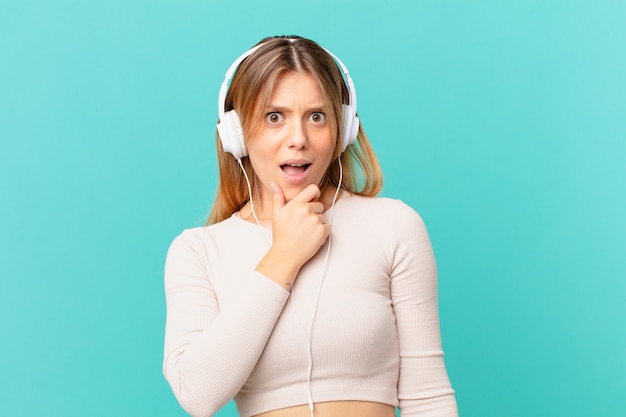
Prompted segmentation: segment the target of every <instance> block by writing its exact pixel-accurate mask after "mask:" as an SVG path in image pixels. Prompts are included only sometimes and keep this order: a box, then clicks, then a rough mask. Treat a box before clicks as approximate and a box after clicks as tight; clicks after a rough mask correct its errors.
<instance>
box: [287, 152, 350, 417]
mask: <svg viewBox="0 0 626 417" xmlns="http://www.w3.org/2000/svg"><path fill="white" fill-rule="evenodd" d="M337 161H338V162H339V183H338V184H337V189H336V190H335V195H334V196H333V203H332V205H331V206H330V215H329V220H328V225H329V226H332V224H333V212H334V211H335V203H336V202H337V196H338V195H339V190H340V189H341V182H342V181H343V167H342V166H341V155H340V156H339V158H338V159H337ZM330 242H331V236H330V235H329V236H328V246H327V247H326V256H325V257H324V264H323V267H322V276H321V278H320V282H319V287H318V289H317V297H316V298H315V307H314V308H313V315H312V316H311V323H310V326H309V331H308V333H307V331H306V330H305V329H304V324H302V320H301V319H300V316H298V312H297V310H296V304H295V301H294V297H295V295H294V293H295V290H296V288H295V286H294V287H293V288H292V290H291V307H292V309H293V313H294V315H295V316H296V320H298V324H299V325H300V329H301V330H302V333H304V337H305V339H306V344H307V348H308V355H307V356H308V362H309V369H308V376H307V387H308V392H307V394H308V400H309V411H310V413H311V417H314V416H313V410H314V405H313V392H312V387H311V375H312V374H313V349H312V347H311V332H312V331H313V321H314V320H315V314H316V313H317V306H318V304H319V301H320V294H321V293H322V284H323V283H324V278H325V277H326V266H327V265H328V258H329V256H330Z"/></svg>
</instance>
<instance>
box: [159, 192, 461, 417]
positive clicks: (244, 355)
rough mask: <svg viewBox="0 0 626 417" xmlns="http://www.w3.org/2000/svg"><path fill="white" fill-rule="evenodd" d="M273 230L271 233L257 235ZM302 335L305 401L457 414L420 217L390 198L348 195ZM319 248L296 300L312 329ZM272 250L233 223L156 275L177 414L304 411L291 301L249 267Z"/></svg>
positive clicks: (192, 236) (179, 252)
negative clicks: (161, 279) (229, 407)
mask: <svg viewBox="0 0 626 417" xmlns="http://www.w3.org/2000/svg"><path fill="white" fill-rule="evenodd" d="M266 231H267V232H268V233H270V234H271V231H270V230H266ZM331 236H332V248H331V253H330V258H329V260H328V266H327V268H326V273H325V274H326V276H325V279H324V284H323V287H322V292H321V296H320V301H319V306H318V308H317V313H316V316H315V319H314V324H313V330H312V333H311V345H312V351H313V374H312V382H311V386H312V394H313V400H314V402H324V401H338V400H364V401H376V402H381V403H385V404H390V405H393V406H399V407H400V410H401V413H402V416H403V417H408V416H417V415H419V416H456V415H457V411H456V410H457V409H456V402H455V398H454V391H453V390H452V388H451V386H450V382H449V380H448V376H447V373H446V370H445V365H444V362H443V352H442V350H441V340H440V335H439V320H438V313H437V273H436V267H435V260H434V256H433V252H432V248H431V245H430V240H429V238H428V234H427V232H426V229H425V227H424V224H423V222H422V220H421V218H420V217H419V216H418V215H417V213H415V212H414V211H413V210H412V209H411V208H409V207H408V206H406V205H405V204H404V203H402V202H400V201H398V200H391V199H385V198H364V197H356V196H346V195H344V196H343V197H342V198H341V199H339V200H338V202H337V205H336V207H335V212H334V215H333V226H332V232H331ZM325 248H326V247H325V246H323V247H322V249H320V251H319V252H318V254H317V255H316V256H315V257H313V258H312V259H311V260H310V261H309V262H308V263H307V264H305V265H304V267H303V268H302V269H301V271H300V274H299V275H298V278H297V280H296V283H295V286H294V296H295V299H294V302H295V306H296V310H297V314H298V316H299V317H300V318H301V319H302V321H303V323H302V324H303V325H304V327H305V328H306V329H308V328H309V324H310V322H311V319H312V314H313V311H314V307H315V306H314V303H315V298H316V295H317V288H318V285H319V280H320V279H321V275H322V268H323V261H324V256H325V252H326V251H325ZM268 249H269V243H268V242H267V240H266V238H265V237H264V236H263V233H262V232H261V230H259V228H258V226H257V225H256V224H253V223H249V222H247V221H244V220H242V219H240V218H239V217H237V216H236V215H234V216H233V217H231V218H230V219H228V220H225V221H223V222H221V223H218V224H216V225H212V226H209V227H201V228H195V229H189V230H186V231H184V232H183V233H182V234H181V235H180V236H178V237H177V238H176V239H175V240H174V242H173V243H172V245H171V247H170V250H169V252H168V256H167V262H166V266H165V291H166V299H167V324H166V334H165V359H164V364H163V369H164V374H165V377H166V378H167V380H168V381H169V383H170V385H171V387H172V390H173V391H174V394H175V395H176V397H177V399H178V401H179V402H180V403H181V405H182V406H183V408H185V410H186V411H187V412H189V413H190V414H191V415H193V416H211V415H213V414H214V413H216V412H217V411H218V410H219V409H220V408H221V407H222V406H223V405H224V404H226V403H227V402H228V401H229V400H230V399H232V398H234V399H235V402H236V404H237V408H238V410H239V413H240V415H241V416H242V417H247V416H253V415H255V414H259V413H262V412H265V411H269V410H274V409H279V408H284V407H290V406H294V405H300V404H306V403H307V390H308V388H307V382H306V381H307V376H308V373H307V345H306V339H305V336H304V334H303V332H302V329H301V327H300V325H299V324H298V321H297V319H296V317H295V315H294V311H293V307H292V303H291V302H289V303H287V300H288V298H289V293H288V292H287V291H285V290H284V289H283V288H282V287H280V286H279V285H277V284H276V283H274V282H273V281H271V280H269V279H267V278H266V277H265V276H263V275H261V274H259V273H257V272H255V271H254V268H255V267H256V265H257V264H258V262H259V260H260V259H261V258H262V257H263V256H264V255H265V253H266V252H267V250H268Z"/></svg>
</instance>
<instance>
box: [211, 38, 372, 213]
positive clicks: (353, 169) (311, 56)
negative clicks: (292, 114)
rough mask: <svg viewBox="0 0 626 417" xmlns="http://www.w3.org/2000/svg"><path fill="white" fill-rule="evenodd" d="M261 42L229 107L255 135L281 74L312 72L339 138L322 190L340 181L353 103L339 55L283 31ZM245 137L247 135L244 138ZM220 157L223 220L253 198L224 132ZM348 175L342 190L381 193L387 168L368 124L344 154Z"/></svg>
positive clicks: (235, 84) (239, 75) (218, 207)
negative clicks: (345, 124) (346, 108)
mask: <svg viewBox="0 0 626 417" xmlns="http://www.w3.org/2000/svg"><path fill="white" fill-rule="evenodd" d="M257 45H261V46H260V47H259V48H258V49H257V50H256V51H255V52H254V53H252V54H251V55H250V56H248V57H247V58H246V59H244V60H243V62H242V63H241V64H240V65H239V68H238V69H237V71H236V73H235V75H234V76H233V79H232V82H231V83H230V88H229V90H228V94H227V95H226V101H225V106H224V107H225V108H224V111H230V110H232V109H235V110H236V111H237V114H238V115H239V118H240V119H241V124H242V127H243V132H244V138H247V137H249V136H250V135H249V133H250V132H254V131H255V130H256V129H257V128H258V127H259V126H260V123H261V121H262V120H263V117H262V109H264V108H265V106H266V105H267V102H268V100H269V97H270V95H271V93H272V90H273V89H274V86H275V84H276V82H277V80H278V78H279V77H280V76H281V75H282V74H284V73H287V72H290V71H295V72H306V73H308V74H310V75H311V76H312V77H313V78H314V79H315V80H316V81H317V83H318V85H319V87H320V89H321V90H322V94H323V96H324V98H325V100H326V106H327V108H328V109H329V111H328V112H327V114H326V116H327V120H328V121H329V125H330V127H331V131H332V132H334V133H335V137H336V138H337V140H336V144H335V150H334V153H333V157H332V159H331V163H330V165H329V167H328V169H327V171H326V174H325V175H324V177H323V178H322V180H321V182H320V184H319V187H320V190H321V191H322V193H323V192H324V191H325V190H326V189H327V188H328V187H334V188H336V187H337V186H338V185H339V184H338V183H339V167H338V164H337V163H336V160H337V158H338V157H339V155H340V154H341V149H342V146H341V143H342V137H341V136H342V132H341V129H340V126H341V125H342V123H341V117H342V106H341V105H342V103H344V102H345V103H347V102H348V99H349V97H348V95H349V94H348V90H347V88H346V85H345V82H344V79H343V75H342V73H341V70H340V69H339V68H338V67H337V64H336V63H335V61H334V59H333V58H332V57H331V56H330V55H329V54H328V52H326V51H325V50H324V48H322V47H321V46H319V45H318V44H317V43H315V42H314V41H311V40H309V39H305V38H301V37H298V36H278V37H271V38H265V39H263V40H261V41H260V42H259V43H258V44H257ZM244 140H245V139H244ZM216 145H217V159H218V163H219V170H220V181H219V186H218V189H217V196H216V197H215V202H214V204H213V208H212V209H211V213H210V214H209V218H208V220H207V224H214V223H218V222H221V221H222V220H225V219H227V218H229V217H230V216H232V215H233V213H235V212H237V211H239V210H241V208H242V207H243V206H244V205H245V204H246V203H247V202H248V200H249V195H248V188H247V185H246V181H245V177H244V175H243V173H242V171H241V168H240V167H239V164H238V162H237V160H236V159H235V158H234V157H233V156H232V155H231V154H229V153H226V152H224V149H223V148H222V142H221V140H220V137H219V133H216ZM241 162H242V164H243V166H244V168H245V170H246V172H248V173H249V172H254V170H253V169H252V164H251V163H250V159H249V158H248V157H247V156H246V157H243V158H242V159H241ZM341 166H342V169H343V179H342V181H341V189H342V190H345V191H347V192H349V193H352V194H357V195H361V196H366V197H373V196H375V195H377V194H378V193H379V192H380V191H381V189H382V184H383V178H382V171H381V169H380V165H379V163H378V159H377V158H376V155H375V153H374V150H373V149H372V146H371V145H370V143H369V140H368V139H367V136H366V135H365V132H364V131H363V129H362V127H359V132H358V135H357V140H356V142H355V143H353V144H351V145H348V147H347V149H346V150H345V151H344V155H343V156H342V158H341ZM250 183H251V187H252V189H253V190H255V189H256V187H255V184H256V176H255V175H250Z"/></svg>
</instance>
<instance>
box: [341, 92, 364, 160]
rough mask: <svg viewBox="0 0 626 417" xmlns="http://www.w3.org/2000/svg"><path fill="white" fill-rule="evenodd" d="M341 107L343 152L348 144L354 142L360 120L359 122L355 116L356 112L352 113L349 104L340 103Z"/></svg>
mask: <svg viewBox="0 0 626 417" xmlns="http://www.w3.org/2000/svg"><path fill="white" fill-rule="evenodd" d="M341 107H342V110H343V113H342V119H343V130H342V137H343V143H342V148H341V151H342V152H343V151H345V150H346V148H347V147H348V145H351V144H353V143H354V142H356V137H357V135H358V133H359V125H360V122H359V118H358V117H357V116H356V114H354V111H353V108H352V107H351V106H350V105H348V104H342V105H341Z"/></svg>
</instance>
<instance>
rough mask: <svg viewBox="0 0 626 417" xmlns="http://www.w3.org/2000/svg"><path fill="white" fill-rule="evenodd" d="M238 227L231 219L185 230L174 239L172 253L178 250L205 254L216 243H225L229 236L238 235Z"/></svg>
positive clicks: (171, 245) (171, 246) (171, 247)
mask: <svg viewBox="0 0 626 417" xmlns="http://www.w3.org/2000/svg"><path fill="white" fill-rule="evenodd" d="M237 227H238V224H237V222H236V221H235V220H234V219H232V218H229V219H226V220H223V221H221V222H219V223H216V224H212V225H208V226H199V227H192V228H188V229H185V230H183V231H182V232H181V233H180V234H179V235H178V236H176V237H175V238H174V239H173V241H172V243H171V244H170V252H171V251H172V250H176V249H183V250H191V251H196V252H205V251H206V250H207V249H208V248H211V247H213V246H215V245H216V242H218V241H219V242H221V243H224V242H225V241H227V240H228V238H229V236H231V237H232V236H234V235H235V234H237Z"/></svg>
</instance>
